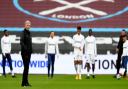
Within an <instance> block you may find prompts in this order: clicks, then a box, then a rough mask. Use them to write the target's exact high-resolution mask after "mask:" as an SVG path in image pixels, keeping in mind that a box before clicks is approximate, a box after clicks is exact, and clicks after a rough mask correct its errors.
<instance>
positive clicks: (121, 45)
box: [117, 36, 124, 56]
mask: <svg viewBox="0 0 128 89" xmlns="http://www.w3.org/2000/svg"><path fill="white" fill-rule="evenodd" d="M123 43H124V42H123V36H120V39H119V42H118V45H117V48H118V49H119V52H118V55H119V56H121V55H122V53H123Z"/></svg>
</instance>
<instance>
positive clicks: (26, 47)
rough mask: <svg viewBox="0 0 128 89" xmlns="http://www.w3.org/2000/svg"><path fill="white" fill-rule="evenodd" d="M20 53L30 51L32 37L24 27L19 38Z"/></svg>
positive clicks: (28, 52)
mask: <svg viewBox="0 0 128 89" xmlns="http://www.w3.org/2000/svg"><path fill="white" fill-rule="evenodd" d="M20 45H21V54H31V53H32V37H31V34H30V31H29V30H26V29H24V31H23V32H22V34H21V38H20Z"/></svg>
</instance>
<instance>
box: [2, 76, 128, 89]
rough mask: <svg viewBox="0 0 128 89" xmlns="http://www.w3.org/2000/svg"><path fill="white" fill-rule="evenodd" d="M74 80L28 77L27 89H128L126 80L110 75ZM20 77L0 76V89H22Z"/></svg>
mask: <svg viewBox="0 0 128 89" xmlns="http://www.w3.org/2000/svg"><path fill="white" fill-rule="evenodd" d="M82 78H83V79H82V80H75V76H74V75H55V76H54V78H53V79H48V78H47V75H29V82H30V84H31V85H32V87H27V88H28V89H29V88H30V89H128V80H126V79H120V80H117V79H115V78H113V77H112V75H97V76H96V79H92V78H90V79H85V76H82ZM21 79H22V75H16V78H12V77H11V76H10V75H7V77H6V78H4V77H3V76H0V89H24V88H26V87H21Z"/></svg>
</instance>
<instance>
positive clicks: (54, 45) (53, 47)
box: [45, 32, 59, 78]
mask: <svg viewBox="0 0 128 89" xmlns="http://www.w3.org/2000/svg"><path fill="white" fill-rule="evenodd" d="M45 54H46V56H45V57H46V58H47V57H48V78H53V75H54V63H55V55H57V57H58V55H59V48H58V41H57V39H56V37H55V33H54V32H51V33H50V37H49V38H48V40H47V41H46V43H45ZM50 69H51V75H50Z"/></svg>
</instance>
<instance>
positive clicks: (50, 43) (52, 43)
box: [45, 37, 59, 54]
mask: <svg viewBox="0 0 128 89" xmlns="http://www.w3.org/2000/svg"><path fill="white" fill-rule="evenodd" d="M46 53H47V54H59V48H58V42H57V39H56V38H55V37H53V38H51V37H49V38H48V40H47V41H46V43H45V54H46Z"/></svg>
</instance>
